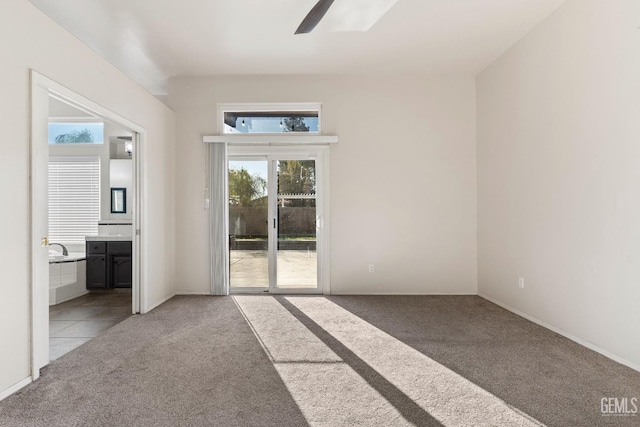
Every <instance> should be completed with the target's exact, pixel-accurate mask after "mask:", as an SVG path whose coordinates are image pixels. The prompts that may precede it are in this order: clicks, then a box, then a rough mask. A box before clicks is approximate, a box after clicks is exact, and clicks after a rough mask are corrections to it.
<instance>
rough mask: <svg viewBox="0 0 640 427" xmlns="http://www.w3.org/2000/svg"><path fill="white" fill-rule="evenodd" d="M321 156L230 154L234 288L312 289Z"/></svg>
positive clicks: (231, 279) (231, 275)
mask: <svg viewBox="0 0 640 427" xmlns="http://www.w3.org/2000/svg"><path fill="white" fill-rule="evenodd" d="M319 163H320V161H319V158H312V156H309V155H308V154H307V155H299V154H298V155H291V154H289V155H284V154H280V155H276V154H271V155H269V154H265V155H264V156H234V155H230V156H229V264H230V265H229V286H230V290H231V291H232V292H271V293H315V292H319V291H320V287H319V285H318V283H319V280H318V271H319V268H318V265H319V257H318V233H317V230H318V224H319V218H320V216H319V214H318V197H319V190H320V188H321V185H319V175H320V173H319V172H320V169H319V168H318V164H319Z"/></svg>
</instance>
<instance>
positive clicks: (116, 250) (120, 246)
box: [107, 242, 131, 255]
mask: <svg viewBox="0 0 640 427" xmlns="http://www.w3.org/2000/svg"><path fill="white" fill-rule="evenodd" d="M107 249H108V250H107V252H109V254H122V255H131V242H107Z"/></svg>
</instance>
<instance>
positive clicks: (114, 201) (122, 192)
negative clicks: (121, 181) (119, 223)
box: [111, 188, 127, 213]
mask: <svg viewBox="0 0 640 427" xmlns="http://www.w3.org/2000/svg"><path fill="white" fill-rule="evenodd" d="M111 213H127V189H126V188H111Z"/></svg>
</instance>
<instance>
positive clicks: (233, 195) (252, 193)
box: [229, 168, 267, 207]
mask: <svg viewBox="0 0 640 427" xmlns="http://www.w3.org/2000/svg"><path fill="white" fill-rule="evenodd" d="M266 189H267V181H265V179H264V178H262V177H260V176H258V175H251V174H250V173H249V172H248V171H247V170H246V169H245V168H241V169H240V170H235V169H230V170H229V201H230V203H231V204H235V205H238V206H245V207H246V206H256V205H258V204H260V203H263V204H266V200H265V197H264V196H265V195H266Z"/></svg>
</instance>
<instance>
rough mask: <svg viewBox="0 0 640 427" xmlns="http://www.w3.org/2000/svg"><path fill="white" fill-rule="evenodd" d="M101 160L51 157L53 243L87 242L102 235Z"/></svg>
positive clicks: (50, 218)
mask: <svg viewBox="0 0 640 427" xmlns="http://www.w3.org/2000/svg"><path fill="white" fill-rule="evenodd" d="M99 220H100V158H98V157H50V158H49V240H50V241H52V242H62V243H83V244H84V241H85V240H84V237H85V236H91V235H97V234H98V221H99Z"/></svg>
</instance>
